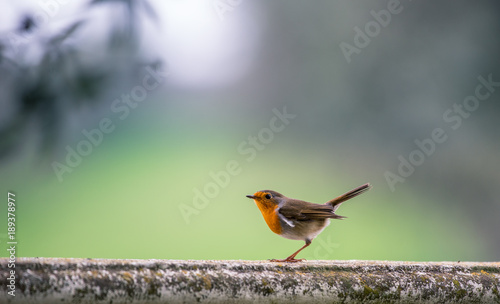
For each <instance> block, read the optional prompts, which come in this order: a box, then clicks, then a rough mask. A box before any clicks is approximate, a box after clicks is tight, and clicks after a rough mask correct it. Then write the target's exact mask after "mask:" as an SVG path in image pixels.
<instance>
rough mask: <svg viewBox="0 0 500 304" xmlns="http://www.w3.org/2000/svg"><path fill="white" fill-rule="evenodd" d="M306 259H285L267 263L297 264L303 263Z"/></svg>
mask: <svg viewBox="0 0 500 304" xmlns="http://www.w3.org/2000/svg"><path fill="white" fill-rule="evenodd" d="M305 260H306V259H295V258H286V259H270V260H268V261H269V262H275V263H297V262H302V261H305Z"/></svg>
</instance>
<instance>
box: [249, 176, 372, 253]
mask: <svg viewBox="0 0 500 304" xmlns="http://www.w3.org/2000/svg"><path fill="white" fill-rule="evenodd" d="M370 188H371V186H370V184H364V185H362V186H359V187H357V188H356V189H353V190H351V191H349V192H347V193H345V194H342V195H341V196H339V197H336V198H334V199H332V200H330V201H328V202H326V203H324V204H322V205H321V204H314V203H308V202H305V201H301V200H297V199H293V198H289V197H286V196H284V195H283V194H281V193H278V192H276V191H272V190H262V191H258V192H255V194H254V195H247V197H248V198H251V199H253V200H254V201H255V204H257V207H259V209H260V212H261V213H262V216H264V220H265V221H266V223H267V225H268V226H269V228H270V229H271V230H272V231H273V232H274V233H276V234H279V235H281V236H282V237H284V238H287V239H291V240H302V241H305V242H306V244H305V245H304V246H302V248H300V249H299V250H297V251H296V252H294V253H293V254H292V255H291V256H289V257H287V258H286V259H283V260H276V259H272V260H270V261H271V262H289V263H293V262H300V261H303V260H304V259H295V256H296V255H297V254H298V253H299V252H300V251H302V249H304V248H306V247H307V246H309V245H311V242H312V240H313V239H314V238H315V237H316V236H317V235H318V234H320V233H321V231H323V229H325V228H326V226H328V225H329V224H330V219H343V218H346V217H345V216H341V215H337V214H335V211H336V210H337V209H338V208H339V207H340V204H342V203H343V202H345V201H347V200H349V199H351V198H353V197H355V196H358V195H360V194H361V193H364V192H366V191H368V190H369V189H370Z"/></svg>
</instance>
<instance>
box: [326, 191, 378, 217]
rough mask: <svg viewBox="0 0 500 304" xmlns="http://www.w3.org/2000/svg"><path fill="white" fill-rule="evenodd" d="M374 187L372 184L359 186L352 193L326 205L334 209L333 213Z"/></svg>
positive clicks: (345, 194)
mask: <svg viewBox="0 0 500 304" xmlns="http://www.w3.org/2000/svg"><path fill="white" fill-rule="evenodd" d="M371 187H372V186H371V185H370V184H364V185H362V186H359V187H357V188H355V189H352V190H351V191H349V192H347V193H344V194H342V195H340V196H338V197H336V198H334V199H332V200H330V201H328V202H326V203H325V205H330V206H332V207H333V212H335V210H337V208H338V207H339V206H340V204H342V203H343V202H345V201H347V200H350V199H351V198H353V197H355V196H358V195H360V194H362V193H364V192H366V191H368V190H370V188H371Z"/></svg>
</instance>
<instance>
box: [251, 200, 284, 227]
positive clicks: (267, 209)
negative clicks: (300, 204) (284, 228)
mask: <svg viewBox="0 0 500 304" xmlns="http://www.w3.org/2000/svg"><path fill="white" fill-rule="evenodd" d="M256 204H257V207H259V209H260V212H261V213H262V216H263V217H264V220H265V221H266V223H267V226H269V228H270V229H271V231H272V232H274V233H276V234H281V224H280V219H279V217H278V214H277V210H276V209H278V206H276V205H274V204H273V205H267V204H263V203H261V202H256Z"/></svg>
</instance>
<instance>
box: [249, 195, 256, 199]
mask: <svg viewBox="0 0 500 304" xmlns="http://www.w3.org/2000/svg"><path fill="white" fill-rule="evenodd" d="M247 197H248V198H251V199H255V196H253V195H247Z"/></svg>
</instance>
